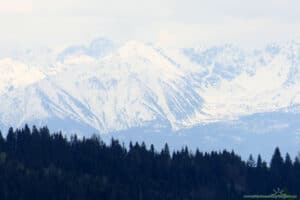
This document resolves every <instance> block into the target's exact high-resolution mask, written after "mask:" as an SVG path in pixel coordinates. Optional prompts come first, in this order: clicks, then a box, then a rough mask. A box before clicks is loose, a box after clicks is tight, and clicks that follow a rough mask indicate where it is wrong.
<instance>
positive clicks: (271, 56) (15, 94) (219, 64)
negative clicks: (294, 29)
mask: <svg viewBox="0 0 300 200" xmlns="http://www.w3.org/2000/svg"><path fill="white" fill-rule="evenodd" d="M47 52H48V51H47ZM50 52H51V51H50ZM43 55H44V54H43ZM30 56H32V55H30ZM49 56H50V57H51V60H53V57H55V59H54V60H55V62H53V61H51V63H48V65H45V63H44V62H42V64H41V65H39V62H38V59H37V61H36V62H34V64H32V63H26V59H17V60H12V59H2V60H0V70H1V72H2V73H1V74H2V75H1V78H0V101H1V105H0V122H1V123H0V124H1V126H2V128H7V127H9V126H17V127H18V126H21V125H23V124H24V123H29V124H33V123H36V124H45V125H46V124H48V125H49V124H50V126H51V128H53V129H54V130H60V129H63V130H65V131H66V132H79V133H81V134H87V132H89V134H91V132H99V133H110V132H116V131H126V130H129V129H131V128H143V127H150V129H152V130H153V129H154V130H160V129H161V130H163V129H170V130H172V131H177V132H180V131H182V130H184V129H186V128H191V127H196V126H198V125H201V126H202V125H205V124H208V125H209V126H210V125H211V124H214V123H218V122H226V121H231V120H234V121H235V120H239V119H242V118H241V117H243V116H248V115H253V114H256V113H269V112H277V111H280V110H282V109H287V110H288V112H287V113H292V112H295V113H298V109H296V108H297V105H298V104H299V103H300V81H299V80H300V79H299V78H300V73H299V67H300V65H299V64H300V44H299V43H297V42H290V43H288V44H286V45H283V46H279V45H274V44H273V45H269V46H267V47H266V48H265V49H262V50H254V51H249V50H243V49H241V48H238V47H235V46H232V45H224V46H217V47H208V48H201V49H199V48H185V49H169V48H164V47H161V46H157V45H150V44H143V43H141V42H137V41H129V42H127V43H126V44H125V45H122V46H121V47H119V48H116V45H114V44H113V43H112V42H109V41H107V40H104V39H99V40H96V41H94V42H92V43H91V44H90V45H87V46H81V47H78V48H75V47H71V48H67V49H66V50H63V51H62V52H60V53H59V52H58V53H56V54H51V55H49ZM25 57H26V56H25ZM245 126H246V125H245Z"/></svg>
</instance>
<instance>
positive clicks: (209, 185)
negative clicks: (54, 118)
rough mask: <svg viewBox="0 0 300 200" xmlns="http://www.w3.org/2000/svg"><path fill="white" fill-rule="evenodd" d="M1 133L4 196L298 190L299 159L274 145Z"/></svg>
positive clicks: (32, 198) (218, 196) (213, 195)
mask: <svg viewBox="0 0 300 200" xmlns="http://www.w3.org/2000/svg"><path fill="white" fill-rule="evenodd" d="M5 135H6V137H3V135H2V134H0V199H1V200H41V199H42V200H94V199H95V200H106V199H107V200H121V199H122V200H127V199H128V200H148V199H149V200H150V199H151V200H152V199H153V200H154V199H155V200H160V199H161V200H168V199H170V200H177V199H178V200H179V199H180V200H185V199H186V200H188V199H197V200H201V199H203V200H226V199H228V200H235V199H243V195H245V194H270V193H272V191H273V189H274V188H278V187H279V188H282V189H284V190H285V191H286V192H288V193H292V194H295V195H298V196H299V194H300V187H299V186H300V161H299V160H298V158H296V159H292V158H290V156H289V155H288V154H287V155H281V153H280V150H279V148H276V149H275V151H274V155H273V157H272V159H271V161H270V162H268V163H266V162H265V161H263V159H262V158H261V157H260V156H258V158H253V157H252V156H250V157H249V159H248V160H247V161H243V160H242V159H241V157H239V156H238V155H237V154H235V153H234V152H228V151H225V150H224V151H222V152H210V153H203V152H200V151H198V150H197V151H196V152H193V153H191V152H190V151H189V149H188V148H187V147H186V148H183V149H182V150H180V151H175V152H170V150H169V148H168V146H167V145H165V147H164V148H163V149H162V150H161V151H157V150H155V148H154V146H153V145H151V146H146V145H145V144H137V143H135V144H132V143H131V144H130V145H129V147H125V146H124V145H122V144H120V143H119V142H118V141H117V140H111V143H110V144H105V143H104V142H103V141H102V140H101V139H100V138H99V137H96V136H94V137H91V138H82V139H78V138H77V136H76V135H74V136H72V137H70V138H66V137H64V136H63V135H62V133H53V134H50V132H49V130H48V128H47V127H43V128H39V129H38V128H36V127H32V128H29V127H28V126H25V127H24V128H22V129H17V130H13V129H12V128H10V129H9V131H8V133H7V134H5Z"/></svg>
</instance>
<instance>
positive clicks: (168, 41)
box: [0, 0, 300, 51]
mask: <svg viewBox="0 0 300 200" xmlns="http://www.w3.org/2000/svg"><path fill="white" fill-rule="evenodd" d="M96 37H108V38H110V39H113V40H116V41H120V42H124V41H127V40H130V39H136V40H142V41H146V42H160V43H163V44H165V45H171V46H172V45H175V46H190V45H194V44H198V43H205V44H219V43H223V42H232V43H237V44H242V45H249V46H258V45H262V44H265V43H268V42H281V41H286V40H291V39H298V38H299V37H300V1H297V0H246V1H243V0H226V1H225V0H218V1H217V0H147V1H146V0H0V50H2V51H3V50H5V49H6V48H7V49H9V48H20V47H23V48H24V47H28V48H30V47H33V46H50V47H54V46H60V45H69V44H74V43H75V44H78V43H85V42H88V41H90V40H92V39H93V38H96Z"/></svg>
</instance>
